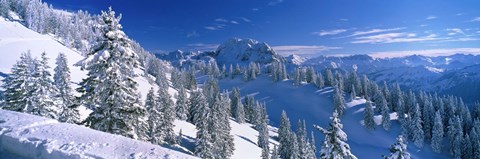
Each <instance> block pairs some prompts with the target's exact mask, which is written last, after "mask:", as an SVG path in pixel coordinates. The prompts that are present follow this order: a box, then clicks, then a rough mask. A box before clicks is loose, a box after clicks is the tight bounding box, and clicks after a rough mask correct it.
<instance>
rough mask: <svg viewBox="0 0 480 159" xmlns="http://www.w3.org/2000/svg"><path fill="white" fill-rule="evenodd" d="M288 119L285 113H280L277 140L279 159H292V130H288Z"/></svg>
mask: <svg viewBox="0 0 480 159" xmlns="http://www.w3.org/2000/svg"><path fill="white" fill-rule="evenodd" d="M290 127H291V126H290V119H288V117H287V113H286V112H285V111H282V116H281V119H280V127H279V128H278V138H279V148H278V151H279V156H280V158H292V155H293V154H292V150H293V149H292V147H291V146H292V145H293V142H295V141H292V137H291V135H292V132H291V131H292V130H291V129H290Z"/></svg>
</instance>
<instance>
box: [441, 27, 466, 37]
mask: <svg viewBox="0 0 480 159" xmlns="http://www.w3.org/2000/svg"><path fill="white" fill-rule="evenodd" d="M445 30H446V31H447V32H448V35H450V36H452V35H457V34H462V35H465V33H464V32H463V30H462V29H460V28H448V29H445Z"/></svg>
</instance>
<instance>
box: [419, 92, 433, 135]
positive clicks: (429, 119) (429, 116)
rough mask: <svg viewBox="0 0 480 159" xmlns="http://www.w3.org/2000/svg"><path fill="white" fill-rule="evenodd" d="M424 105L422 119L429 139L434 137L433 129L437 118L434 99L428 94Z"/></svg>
mask: <svg viewBox="0 0 480 159" xmlns="http://www.w3.org/2000/svg"><path fill="white" fill-rule="evenodd" d="M423 103H424V105H423V107H422V121H423V131H424V132H425V138H426V139H427V140H429V139H432V129H433V124H434V118H435V110H434V109H433V105H432V101H431V99H430V97H428V96H426V97H425V99H424V101H423Z"/></svg>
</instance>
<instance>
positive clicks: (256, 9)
mask: <svg viewBox="0 0 480 159" xmlns="http://www.w3.org/2000/svg"><path fill="white" fill-rule="evenodd" d="M259 10H260V8H252V11H259Z"/></svg>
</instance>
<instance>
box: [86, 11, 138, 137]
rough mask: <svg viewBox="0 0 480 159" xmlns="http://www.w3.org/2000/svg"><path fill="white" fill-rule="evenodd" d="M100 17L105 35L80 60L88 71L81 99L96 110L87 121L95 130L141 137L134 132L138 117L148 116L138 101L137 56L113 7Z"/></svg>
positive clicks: (101, 29) (100, 26) (100, 27)
mask: <svg viewBox="0 0 480 159" xmlns="http://www.w3.org/2000/svg"><path fill="white" fill-rule="evenodd" d="M99 18H100V19H99V23H100V25H99V28H98V29H99V30H100V31H101V32H102V36H101V37H99V40H98V45H96V46H95V47H94V48H95V49H92V51H91V52H89V53H88V54H87V57H85V59H83V60H82V61H80V63H79V64H80V65H81V66H82V69H83V70H87V71H88V73H87V78H85V79H83V81H82V82H81V83H80V88H79V89H78V90H79V92H80V93H81V94H82V96H81V98H80V100H82V101H83V102H84V104H87V105H88V106H89V107H90V108H92V109H93V112H92V113H91V114H90V115H89V117H88V118H87V119H86V121H85V123H86V125H87V126H89V127H91V128H93V129H96V130H100V131H104V132H109V133H113V134H119V135H122V136H127V137H131V138H138V136H137V134H136V133H135V131H134V130H135V129H136V126H138V125H139V124H137V123H136V122H137V120H136V119H140V118H143V117H144V116H145V108H144V107H143V106H142V105H141V104H140V103H137V102H136V101H137V99H138V98H139V97H138V94H137V82H135V80H134V77H135V76H136V75H135V72H134V68H135V67H137V55H136V53H135V52H133V50H132V49H131V47H130V40H129V39H128V38H127V36H126V35H125V33H124V32H123V31H122V30H121V28H122V26H121V25H120V24H119V21H120V17H115V12H114V11H113V10H112V8H111V7H110V8H109V11H108V12H102V15H101V16H100V17H99Z"/></svg>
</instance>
